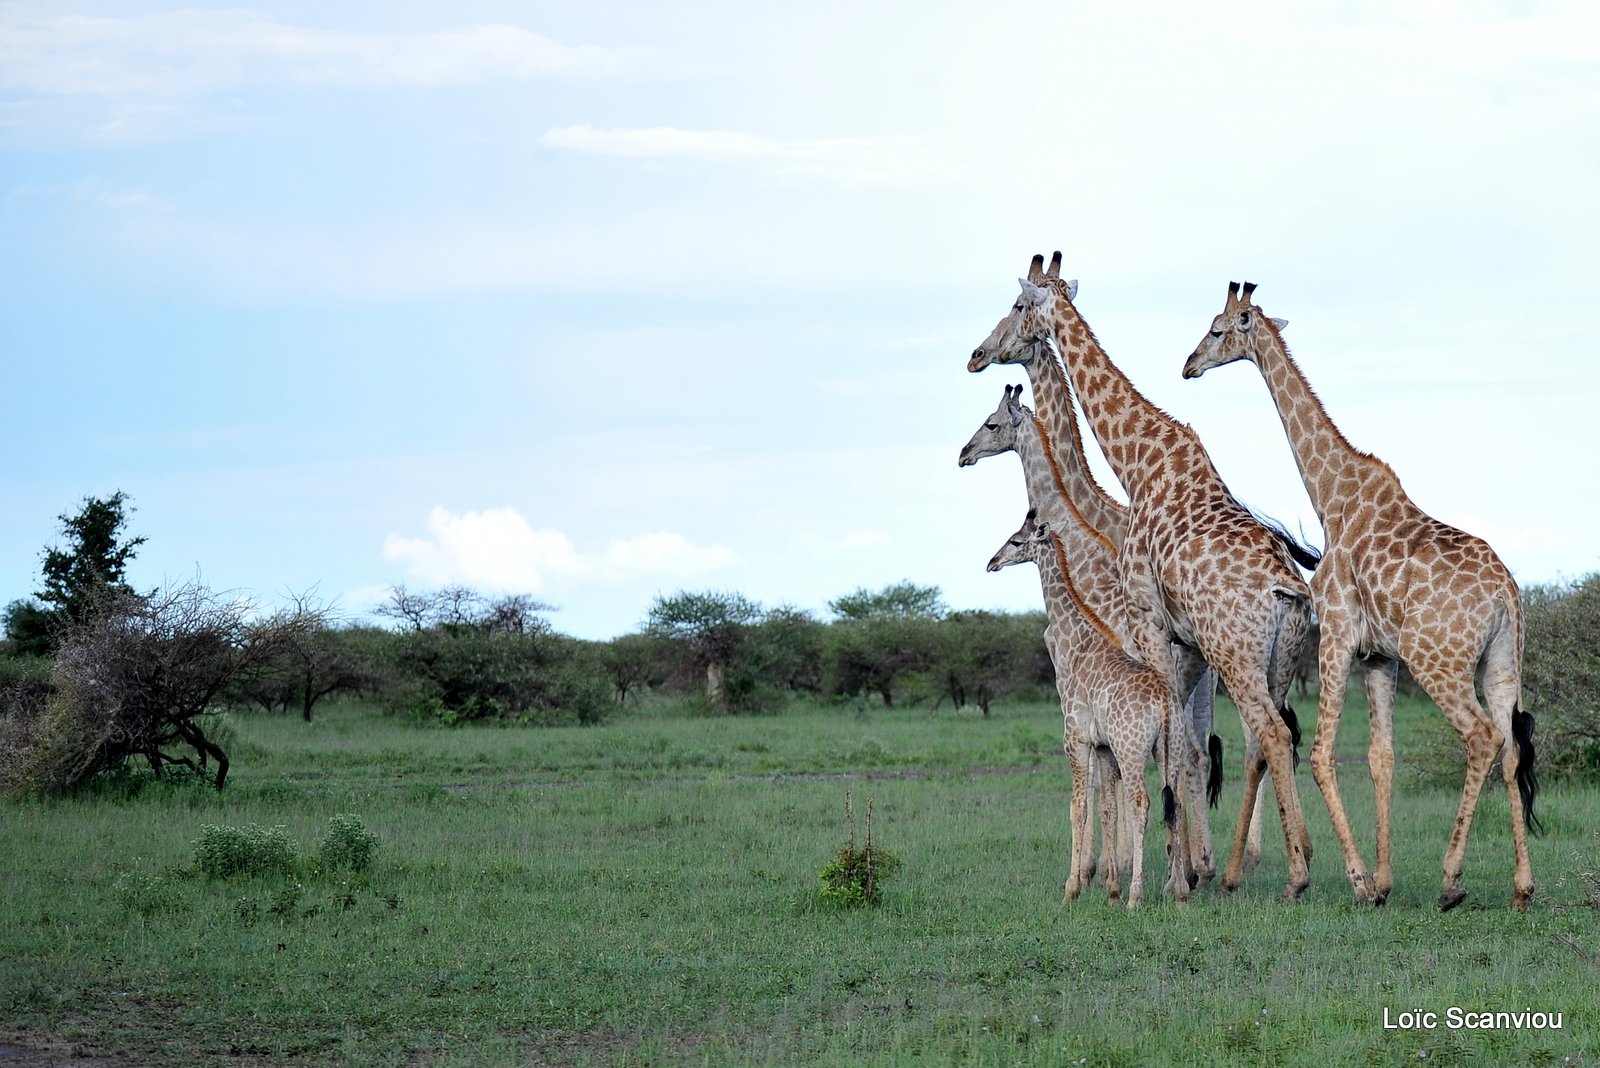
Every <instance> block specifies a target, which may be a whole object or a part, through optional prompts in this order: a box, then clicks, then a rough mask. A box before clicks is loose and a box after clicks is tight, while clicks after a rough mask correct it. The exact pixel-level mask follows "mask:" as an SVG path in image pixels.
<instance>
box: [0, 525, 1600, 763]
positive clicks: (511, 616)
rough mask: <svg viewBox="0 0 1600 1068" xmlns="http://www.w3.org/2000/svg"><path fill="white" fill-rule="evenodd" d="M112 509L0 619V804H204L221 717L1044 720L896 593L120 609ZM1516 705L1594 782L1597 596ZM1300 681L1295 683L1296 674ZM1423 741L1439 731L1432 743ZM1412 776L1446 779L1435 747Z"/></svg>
mask: <svg viewBox="0 0 1600 1068" xmlns="http://www.w3.org/2000/svg"><path fill="white" fill-rule="evenodd" d="M127 511H128V509H127V507H126V498H125V497H124V495H123V494H121V493H118V494H116V495H114V496H113V497H110V498H106V499H95V498H89V499H87V500H86V501H85V503H84V507H83V509H82V511H81V512H79V513H77V514H75V515H67V516H62V517H61V518H62V524H63V526H62V530H63V535H64V537H65V540H66V544H65V545H64V546H62V547H59V548H50V549H47V550H46V552H45V553H44V554H43V561H44V568H43V580H42V583H41V588H40V590H39V591H38V592H37V593H36V594H35V595H34V597H32V598H28V599H23V600H19V601H14V602H12V603H11V604H10V605H9V606H7V607H6V608H5V609H4V612H3V614H0V623H3V624H4V638H3V639H0V791H4V792H9V793H29V792H48V791H54V790H59V789H62V788H64V787H66V786H70V785H71V784H73V783H75V782H78V781H81V780H83V779H84V778H87V777H90V776H92V775H95V774H98V773H100V772H102V771H107V770H114V769H118V768H122V767H124V766H126V765H127V764H128V762H129V761H139V760H142V761H143V762H144V763H145V764H146V765H148V766H149V767H150V768H152V769H154V770H155V771H156V772H157V773H158V774H159V773H162V772H163V771H164V770H166V769H171V768H184V769H187V770H189V771H191V772H193V773H196V774H201V775H205V776H206V777H207V778H208V779H210V781H212V782H213V783H214V785H216V786H218V787H219V788H220V787H221V786H222V784H223V783H224V781H225V780H226V777H227V773H228V767H229V758H228V754H227V752H226V751H225V748H224V746H223V744H222V742H221V741H220V740H219V733H218V729H217V728H218V725H219V723H220V722H221V721H220V720H219V714H220V713H222V712H224V711H234V712H243V711H247V710H259V711H261V712H265V713H270V714H281V715H297V716H300V717H301V718H303V719H305V720H307V721H309V720H311V719H312V718H313V716H314V715H315V712H316V709H317V707H318V705H319V704H320V703H321V702H323V701H324V700H326V699H328V698H331V697H334V696H336V695H351V696H359V697H361V698H364V699H366V700H369V701H371V702H373V703H374V704H376V705H377V706H378V707H380V708H382V709H384V710H385V711H387V712H389V713H390V714H392V715H395V716H400V717H405V718H407V719H410V720H413V721H416V722H423V723H432V724H442V725H455V724H462V723H472V722H493V723H511V724H535V725H557V724H594V723H598V722H600V721H602V720H604V719H605V718H606V717H607V716H610V715H613V714H615V713H617V712H618V711H620V710H622V709H625V708H627V707H628V706H630V705H632V704H637V703H638V702H639V701H640V700H641V699H642V697H643V696H644V695H646V694H651V695H661V694H666V695H671V696H673V697H675V698H676V699H679V700H681V701H682V702H684V703H687V704H690V705H692V706H695V707H698V708H699V709H700V710H701V711H703V712H705V713H708V714H715V715H732V714H749V713H761V712H767V711H773V710H776V709H778V708H780V707H782V706H783V705H784V704H785V703H787V702H788V701H790V700H792V699H793V698H795V697H797V696H803V697H809V698H813V699H818V700H827V701H835V702H839V703H841V704H845V705H849V706H851V707H859V708H865V707H869V706H874V705H881V706H883V707H893V706H896V705H902V704H908V703H909V704H919V705H923V706H926V707H928V708H930V709H932V710H939V709H945V708H949V709H964V708H968V707H972V708H975V709H977V710H978V711H979V712H980V713H982V714H983V715H987V714H988V712H989V707H990V704H991V703H992V702H994V701H996V700H998V699H1001V698H1004V697H1008V696H1022V695H1026V696H1029V697H1042V698H1047V699H1048V698H1049V697H1050V696H1053V681H1054V674H1053V671H1052V669H1051V665H1050V661H1049V657H1048V654H1047V652H1046V650H1045V646H1044V641H1043V637H1042V634H1043V630H1044V614H1043V613H1042V612H1031V613H1003V612H984V611H953V610H951V609H949V608H948V607H947V606H946V605H945V604H944V603H943V601H942V599H941V596H940V591H939V589H938V587H936V586H921V585H917V584H915V583H912V582H909V581H905V582H899V583H895V584H893V585H890V586H886V587H884V588H882V589H879V590H868V589H858V590H855V591H853V592H851V593H848V594H845V595H843V596H841V597H838V598H836V599H835V600H833V601H831V602H830V603H829V605H828V616H827V618H818V617H817V616H816V615H814V614H812V613H810V612H807V611H805V610H802V609H798V608H794V607H791V606H778V607H764V606H762V605H760V604H758V603H756V602H754V601H751V600H749V599H748V598H746V597H744V596H743V595H741V594H738V593H731V592H719V591H702V592H680V593H677V594H674V595H672V596H666V597H658V598H657V599H656V601H655V602H654V603H653V604H652V605H651V606H650V607H649V610H648V612H647V614H646V617H645V618H644V619H643V620H642V621H641V624H640V627H639V629H638V630H637V631H636V632H634V633H631V634H626V635H623V636H621V637H618V638H616V639H613V640H611V641H606V642H594V641H584V640H580V639H577V638H573V637H570V636H568V635H565V634H561V633H559V632H558V631H557V630H556V629H555V627H554V626H553V625H552V624H551V622H550V620H549V619H548V618H547V617H548V616H549V615H550V614H551V613H552V611H553V610H552V609H551V607H550V606H549V605H546V604H543V603H541V602H539V601H536V600H534V599H533V598H531V597H526V596H498V597H496V596H489V595H485V594H483V593H480V592H478V591H474V590H471V589H468V588H465V587H450V588H446V589H442V590H435V591H427V592H420V593H419V592H413V591H409V590H406V589H405V588H403V587H400V588H395V589H394V590H392V591H391V592H390V596H389V598H388V600H387V601H386V602H385V603H384V604H383V605H381V606H380V607H379V609H378V610H377V612H376V614H375V618H373V619H372V620H370V621H368V622H365V623H358V622H349V621H342V622H341V621H338V620H336V619H335V618H334V617H333V615H332V613H331V612H330V611H329V610H328V608H327V607H326V606H323V605H322V604H320V603H319V602H317V601H316V600H315V599H314V598H312V597H310V596H305V597H301V598H299V599H297V600H296V601H295V602H294V603H292V604H290V605H288V606H287V607H284V608H281V609H279V610H277V611H273V612H264V611H262V610H260V609H258V608H257V606H255V605H253V604H251V603H250V602H248V601H245V600H241V599H240V598H237V597H234V596H230V595H222V594H217V593H213V592H212V591H210V590H208V589H206V588H205V587H204V586H202V585H200V584H199V583H195V582H191V583H183V584H178V585H175V586H171V587H168V588H166V589H161V590H153V591H148V592H143V593H141V592H136V591H135V590H133V589H132V588H131V587H130V586H129V585H128V584H127V582H126V581H125V579H124V577H123V572H124V569H125V567H126V564H127V562H128V561H129V560H130V559H132V558H133V556H134V554H135V551H136V550H137V548H138V546H139V545H140V544H141V543H142V542H143V539H142V538H133V539H128V538H126V537H125V536H124V535H123V527H124V525H125V523H126V520H127ZM1524 604H1525V609H1526V612H1525V618H1526V647H1525V651H1524V676H1523V678H1524V701H1523V705H1524V707H1525V708H1527V709H1529V710H1530V711H1532V712H1533V713H1534V715H1535V717H1536V718H1537V721H1538V743H1539V752H1540V761H1541V766H1542V767H1543V768H1547V769H1550V770H1552V771H1555V772H1559V773H1566V774H1578V775H1585V776H1591V777H1592V776H1600V574H1597V575H1590V576H1588V577H1587V578H1584V579H1582V580H1580V581H1578V582H1576V583H1571V584H1562V585H1551V586H1537V587H1530V588H1529V589H1527V590H1525V591H1524ZM1305 666H1306V667H1307V668H1308V669H1309V670H1308V675H1309V676H1310V678H1312V679H1314V671H1315V669H1314V662H1313V663H1308V664H1307V665H1305ZM1441 724H1442V719H1441ZM1436 741H1437V744H1436V745H1432V746H1430V747H1429V752H1427V753H1424V754H1421V759H1420V761H1419V762H1418V763H1419V765H1420V766H1422V767H1424V768H1425V769H1426V768H1429V767H1434V768H1437V769H1440V770H1441V771H1442V773H1443V774H1445V775H1448V774H1451V773H1452V772H1453V765H1454V764H1455V763H1458V762H1459V759H1460V745H1459V741H1458V740H1455V739H1454V736H1453V732H1448V731H1447V729H1442V730H1441V731H1439V732H1437V737H1436Z"/></svg>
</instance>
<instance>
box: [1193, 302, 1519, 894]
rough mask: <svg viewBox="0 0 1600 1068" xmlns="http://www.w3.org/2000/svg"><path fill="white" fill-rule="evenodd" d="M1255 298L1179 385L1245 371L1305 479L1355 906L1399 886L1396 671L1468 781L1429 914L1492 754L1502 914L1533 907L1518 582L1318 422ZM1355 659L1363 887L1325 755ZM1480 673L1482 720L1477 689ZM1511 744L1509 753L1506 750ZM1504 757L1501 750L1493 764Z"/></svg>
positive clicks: (1232, 312) (1331, 802) (1312, 397)
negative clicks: (1507, 844)
mask: <svg viewBox="0 0 1600 1068" xmlns="http://www.w3.org/2000/svg"><path fill="white" fill-rule="evenodd" d="M1254 290H1255V286H1254V284H1252V283H1248V282H1247V283H1245V286H1244V291H1243V292H1242V293H1241V292H1240V289H1239V284H1238V283H1237V282H1232V283H1229V285H1228V301H1227V305H1226V306H1225V307H1224V308H1223V310H1222V314H1220V315H1218V316H1217V317H1216V318H1215V319H1213V320H1212V322H1211V331H1210V333H1208V334H1207V335H1206V336H1205V337H1204V338H1202V339H1201V341H1200V344H1199V346H1198V347H1197V348H1196V349H1195V350H1194V355H1192V356H1190V357H1189V360H1188V362H1187V363H1185V364H1184V367H1183V377H1185V378H1199V377H1200V376H1201V375H1202V374H1204V373H1205V372H1206V371H1207V370H1208V369H1210V368H1212V367H1220V366H1221V365H1223V364H1225V363H1232V362H1233V361H1235V360H1249V361H1250V362H1251V363H1253V364H1255V365H1256V368H1257V369H1258V370H1260V372H1261V376H1262V377H1263V378H1264V379H1265V380H1266V383H1267V389H1268V391H1269V392H1270V393H1271V394H1272V400H1273V402H1274V403H1275V404H1276V405H1277V408H1278V416H1279V418H1280V419H1281V420H1282V421H1283V429H1284V432H1285V434H1286V435H1287V436H1288V439H1289V445H1290V448H1291V449H1292V450H1293V452H1294V459H1295V463H1296V464H1297V465H1298V466H1299V468H1300V477H1301V479H1302V481H1304V482H1305V486H1306V492H1307V493H1308V494H1309V495H1310V497H1311V503H1312V506H1313V507H1315V508H1316V510H1317V516H1318V517H1319V518H1320V519H1321V520H1322V529H1323V532H1324V535H1325V537H1326V542H1327V547H1326V548H1325V549H1324V550H1323V557H1322V564H1321V566H1319V567H1318V568H1317V571H1316V574H1315V575H1314V576H1313V578H1312V580H1311V594H1312V597H1313V599H1314V602H1315V604H1316V608H1317V615H1318V618H1319V619H1320V621H1321V625H1322V645H1321V651H1320V657H1319V664H1318V667H1319V675H1320V677H1321V683H1322V692H1321V696H1320V697H1319V699H1318V702H1317V731H1316V738H1315V741H1313V743H1312V747H1311V769H1312V772H1313V774H1314V775H1315V777H1316V780H1317V785H1318V786H1319V787H1321V788H1322V795H1323V798H1324V799H1325V800H1326V801H1327V803H1328V814H1329V815H1330V816H1331V817H1332V820H1333V829H1334V833H1335V834H1336V835H1338V838H1339V847H1340V848H1341V849H1342V850H1343V851H1344V860H1345V874H1346V875H1347V876H1348V877H1349V879H1350V885H1351V886H1352V887H1353V888H1354V890H1355V895H1356V900H1357V901H1358V902H1363V903H1368V902H1370V903H1375V904H1380V905H1381V904H1383V902H1384V900H1385V899H1386V898H1387V897H1388V896H1389V891H1390V890H1391V889H1392V888H1393V886H1394V872H1393V870H1392V868H1391V866H1390V852H1389V850H1390V845H1389V805H1390V800H1391V792H1390V788H1391V783H1392V781H1393V777H1394V688H1395V675H1396V673H1397V670H1398V667H1397V665H1398V664H1399V663H1403V664H1405V666H1406V668H1407V669H1408V670H1409V671H1410V672H1411V675H1412V677H1413V678H1415V679H1416V680H1417V682H1418V683H1419V684H1420V685H1421V686H1422V688H1423V689H1424V690H1426V691H1427V693H1428V696H1429V697H1431V698H1433V701H1434V703H1435V704H1437V705H1438V706H1439V709H1440V711H1442V712H1443V713H1444V714H1445V717H1446V718H1447V719H1449V721H1450V724H1451V726H1453V727H1455V729H1456V730H1457V731H1458V732H1460V734H1461V740H1462V742H1463V743H1464V744H1465V746H1466V750H1467V776H1466V782H1465V783H1464V784H1463V785H1462V789H1461V805H1460V808H1458V809H1457V811H1456V822H1455V828H1454V830H1452V831H1451V834H1450V842H1449V845H1448V846H1447V847H1446V849H1445V854H1444V887H1443V889H1442V891H1441V892H1440V894H1439V907H1440V908H1441V909H1451V908H1454V907H1455V906H1457V905H1459V904H1460V903H1461V901H1462V900H1463V899H1464V898H1465V897H1466V896H1467V891H1466V890H1465V889H1464V888H1463V887H1462V885H1461V868H1462V860H1463V857H1464V855H1465V853H1466V848H1467V834H1468V831H1469V830H1470V829H1471V826H1472V815H1473V810H1474V809H1475V808H1476V806H1477V801H1478V794H1479V792H1480V791H1481V790H1482V788H1483V784H1484V780H1485V779H1486V778H1487V777H1488V774H1489V769H1490V766H1491V765H1492V763H1493V761H1494V757H1495V754H1496V753H1503V756H1502V758H1501V762H1500V770H1501V774H1502V776H1503V777H1504V778H1505V781H1506V791H1507V793H1508V794H1509V795H1510V797H1511V832H1512V837H1513V839H1514V841H1515V844H1516V873H1515V875H1514V876H1513V897H1512V899H1511V903H1512V904H1513V905H1514V906H1516V907H1517V908H1519V909H1522V908H1527V906H1528V900H1529V898H1530V897H1531V896H1532V894H1533V870H1532V868H1531V866H1530V864H1529V861H1528V839H1527V829H1528V826H1529V825H1531V826H1532V827H1533V828H1534V829H1535V831H1537V829H1538V822H1537V820H1536V819H1535V818H1534V815H1533V801H1534V795H1535V792H1536V790H1537V784H1536V781H1535V779H1534V774H1533V760H1534V754H1533V716H1531V715H1530V714H1528V713H1527V712H1524V711H1522V707H1521V704H1520V701H1521V691H1522V599H1521V595H1520V593H1519V592H1518V590H1517V584H1516V581H1515V580H1514V579H1513V578H1512V577H1511V573H1510V572H1509V571H1508V570H1506V566H1505V565H1504V564H1503V563H1501V562H1500V558H1499V557H1497V556H1496V555H1495V553H1494V550H1493V549H1491V548H1489V546H1488V545H1487V544H1486V543H1485V542H1483V541H1482V540H1481V539H1479V538H1475V537H1473V536H1472V535H1471V534H1466V533H1464V532H1462V531H1460V530H1457V529H1456V528H1455V527H1451V526H1447V525H1445V524H1444V523H1441V522H1439V521H1438V520H1436V519H1434V518H1433V517H1432V516H1429V515H1428V514H1427V513H1426V512H1424V511H1423V510H1422V509H1420V508H1418V507H1417V506H1416V505H1415V504H1413V503H1412V501H1411V498H1410V497H1408V496H1407V495H1406V492H1405V490H1404V489H1402V488H1401V486H1400V480H1399V479H1398V478H1397V477H1396V476H1395V473H1394V471H1393V470H1392V469H1391V468H1390V467H1389V465H1388V464H1386V463H1384V462H1383V461H1382V460H1379V459H1377V458H1376V457H1374V456H1372V455H1370V454H1368V453H1364V452H1360V451H1358V450H1357V449H1356V448H1354V447H1353V446H1352V445H1351V444H1350V442H1349V441H1347V440H1346V439H1345V437H1344V435H1343V434H1342V433H1340V432H1339V428H1338V427H1337V426H1335V425H1334V422H1333V420H1332V419H1330V418H1329V417H1328V413H1327V411H1326V409H1324V408H1323V406H1322V402H1321V401H1319V400H1318V399H1317V396H1316V394H1315V393H1313V392H1312V391H1311V386H1310V384H1309V383H1308V382H1307V381H1306V378H1305V375H1304V374H1302V373H1301V371H1300V368H1299V367H1298V366H1297V365H1296V364H1295V362H1294V359H1293V358H1292V357H1291V356H1290V355H1289V350H1288V348H1287V347H1286V346H1285V345H1284V343H1283V334H1282V330H1283V328H1284V326H1286V325H1288V324H1286V323H1285V322H1284V321H1283V320H1281V319H1269V318H1267V317H1266V316H1264V315H1262V314H1261V309H1260V308H1258V307H1257V306H1256V305H1255V304H1253V303H1251V300H1250V297H1251V294H1252V293H1253V292H1254ZM1353 658H1359V659H1360V660H1361V661H1362V667H1363V671H1364V672H1365V674H1366V681H1367V700H1368V703H1369V704H1370V706H1371V718H1372V737H1371V741H1370V742H1369V743H1368V749H1367V764H1368V769H1369V771H1370V773H1371V775H1372V785H1373V791H1374V793H1375V794H1376V800H1377V810H1378V818H1377V823H1378V853H1377V869H1376V871H1375V873H1374V876H1369V875H1368V874H1367V869H1366V865H1365V864H1364V863H1363V862H1362V859H1361V853H1360V851H1359V850H1358V849H1357V847H1356V842H1355V836H1354V835H1353V834H1352V833H1351V831H1350V821H1349V819H1348V818H1347V817H1346V816H1345V811H1344V804H1343V802H1342V801H1341V800H1340V798H1339V782H1338V776H1337V773H1336V770H1335V767H1334V757H1333V743H1334V736H1335V734H1336V732H1337V731H1338V729H1339V714H1340V711H1341V709H1342V708H1343V705H1344V694H1345V682H1346V676H1347V675H1348V674H1349V671H1350V663H1351V660H1352V659H1353ZM1480 668H1481V669H1482V672H1483V695H1484V700H1485V702H1486V703H1487V704H1488V711H1487V712H1485V711H1484V707H1483V704H1480V703H1479V701H1478V696H1477V692H1476V690H1475V688H1474V684H1473V679H1474V675H1475V674H1476V673H1477V671H1478V669H1480ZM1508 740H1509V741H1510V742H1511V743H1514V744H1509V745H1508V744H1506V743H1507V742H1508ZM1502 747H1503V748H1502Z"/></svg>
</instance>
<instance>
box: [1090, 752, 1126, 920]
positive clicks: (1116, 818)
mask: <svg viewBox="0 0 1600 1068" xmlns="http://www.w3.org/2000/svg"><path fill="white" fill-rule="evenodd" d="M1095 757H1096V766H1097V767H1098V768H1099V769H1100V783H1101V785H1100V838H1101V845H1100V870H1101V872H1102V873H1103V876H1104V879H1105V887H1106V895H1107V896H1108V897H1110V898H1111V900H1113V901H1116V900H1117V899H1118V898H1120V897H1121V896H1122V854H1123V850H1125V849H1126V848H1127V845H1126V842H1125V841H1124V840H1123V828H1122V821H1123V820H1124V819H1125V818H1126V817H1125V816H1124V815H1123V812H1124V810H1125V809H1126V808H1127V796H1128V786H1127V783H1126V782H1124V781H1123V778H1122V773H1121V771H1119V770H1118V768H1117V763H1116V760H1115V758H1114V757H1113V756H1112V754H1111V750H1109V749H1107V748H1105V747H1103V746H1102V747H1099V748H1097V749H1096V750H1095ZM1086 829H1087V828H1086ZM1093 877H1094V868H1093V866H1092V865H1091V867H1090V869H1089V874H1088V876H1087V877H1086V878H1085V880H1084V887H1085V888H1087V887H1088V885H1089V881H1090V880H1091V879H1093Z"/></svg>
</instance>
